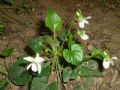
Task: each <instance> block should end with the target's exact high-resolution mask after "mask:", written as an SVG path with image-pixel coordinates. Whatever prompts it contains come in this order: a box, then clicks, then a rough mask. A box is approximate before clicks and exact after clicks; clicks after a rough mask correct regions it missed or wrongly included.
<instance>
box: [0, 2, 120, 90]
mask: <svg viewBox="0 0 120 90" xmlns="http://www.w3.org/2000/svg"><path fill="white" fill-rule="evenodd" d="M19 1H20V0H19ZM103 1H104V0H103ZM118 1H119V0H118ZM28 2H29V3H28V6H29V8H31V7H32V8H33V9H32V10H30V12H27V11H28V10H26V11H19V12H17V13H16V12H15V8H16V6H17V5H19V4H21V3H22V2H17V3H16V5H15V6H6V5H5V6H0V23H3V24H4V25H5V27H6V32H5V34H3V35H0V51H2V50H3V49H4V48H6V47H13V48H14V52H13V54H12V55H11V56H10V57H9V58H7V59H6V61H7V62H8V65H9V64H10V63H11V62H14V60H15V59H16V58H17V57H18V56H21V55H26V52H25V50H24V48H25V46H26V44H27V42H28V41H29V40H31V39H32V38H33V37H36V36H38V35H39V31H38V30H40V29H39V28H38V27H40V25H41V24H40V21H41V20H44V18H45V15H46V12H47V9H48V7H51V8H53V9H54V10H55V11H56V12H57V13H58V14H59V15H60V16H61V18H62V20H63V23H64V24H68V23H69V22H70V20H72V17H73V14H74V13H75V11H76V10H77V9H81V10H82V11H83V13H84V14H85V16H91V17H92V19H91V20H89V22H90V24H89V25H86V27H85V30H86V32H87V33H88V35H89V36H90V40H89V41H88V42H87V45H88V46H96V47H97V48H100V49H109V51H110V54H111V56H117V57H118V60H117V61H115V65H114V66H113V67H111V68H110V69H108V70H105V71H104V77H100V78H95V82H94V85H93V86H91V88H90V89H88V90H119V88H120V60H119V59H120V56H119V55H120V41H119V40H120V31H119V30H120V6H119V5H120V3H119V4H118V5H117V3H112V2H109V3H106V2H104V3H103V2H102V0H98V1H96V0H35V2H37V3H35V2H33V1H32V0H28ZM73 28H74V26H73ZM74 29H75V28H74ZM2 63H3V59H2V58H0V64H2ZM70 87H71V86H70ZM70 87H69V88H68V90H72V89H71V88H70ZM9 90H23V87H19V86H14V85H13V87H11V88H10V89H9Z"/></svg>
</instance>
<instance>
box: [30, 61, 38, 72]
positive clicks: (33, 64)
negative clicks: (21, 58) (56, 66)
mask: <svg viewBox="0 0 120 90" xmlns="http://www.w3.org/2000/svg"><path fill="white" fill-rule="evenodd" d="M31 69H32V71H33V72H37V71H38V67H37V65H36V64H35V63H32V67H31Z"/></svg>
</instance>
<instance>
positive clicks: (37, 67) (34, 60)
mask: <svg viewBox="0 0 120 90" xmlns="http://www.w3.org/2000/svg"><path fill="white" fill-rule="evenodd" d="M24 59H25V60H26V61H29V62H30V64H29V65H28V66H27V70H28V69H30V68H31V70H32V71H33V72H38V73H41V63H42V62H43V61H45V60H44V59H43V58H42V57H40V56H39V53H36V57H31V56H28V57H24Z"/></svg>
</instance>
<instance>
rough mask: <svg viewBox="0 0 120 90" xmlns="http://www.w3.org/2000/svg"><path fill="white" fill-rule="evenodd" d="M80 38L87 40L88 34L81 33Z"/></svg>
mask: <svg viewBox="0 0 120 90" xmlns="http://www.w3.org/2000/svg"><path fill="white" fill-rule="evenodd" d="M81 38H82V39H83V40H88V39H89V36H88V35H87V34H83V35H81Z"/></svg>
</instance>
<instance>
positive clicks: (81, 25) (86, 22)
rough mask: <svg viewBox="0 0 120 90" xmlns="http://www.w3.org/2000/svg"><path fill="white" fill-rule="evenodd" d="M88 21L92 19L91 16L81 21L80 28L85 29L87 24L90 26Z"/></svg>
mask: <svg viewBox="0 0 120 90" xmlns="http://www.w3.org/2000/svg"><path fill="white" fill-rule="evenodd" d="M87 19H91V16H88V17H86V18H83V19H81V20H80V21H79V22H78V24H79V27H80V28H84V27H85V24H89V22H88V21H87Z"/></svg>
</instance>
